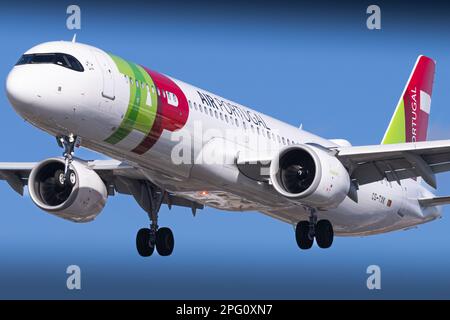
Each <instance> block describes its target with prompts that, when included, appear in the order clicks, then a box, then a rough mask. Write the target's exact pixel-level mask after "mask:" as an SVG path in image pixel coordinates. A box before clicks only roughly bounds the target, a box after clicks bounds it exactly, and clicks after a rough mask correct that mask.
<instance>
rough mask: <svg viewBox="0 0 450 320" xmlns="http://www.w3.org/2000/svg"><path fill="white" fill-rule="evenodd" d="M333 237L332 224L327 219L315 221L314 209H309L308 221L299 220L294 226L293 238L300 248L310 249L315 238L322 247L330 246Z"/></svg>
mask: <svg viewBox="0 0 450 320" xmlns="http://www.w3.org/2000/svg"><path fill="white" fill-rule="evenodd" d="M333 238H334V231H333V226H332V224H331V222H330V221H329V220H319V221H317V215H316V213H315V210H313V209H311V211H310V216H309V221H300V222H299V223H297V226H296V228H295V239H296V240H297V245H298V246H299V248H300V249H310V248H311V247H312V245H313V242H314V239H316V243H317V245H318V246H319V247H320V248H322V249H327V248H329V247H331V245H332V243H333Z"/></svg>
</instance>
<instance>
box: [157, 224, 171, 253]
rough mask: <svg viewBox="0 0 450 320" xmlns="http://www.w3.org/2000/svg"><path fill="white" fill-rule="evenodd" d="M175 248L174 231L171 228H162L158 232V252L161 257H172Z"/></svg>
mask: <svg viewBox="0 0 450 320" xmlns="http://www.w3.org/2000/svg"><path fill="white" fill-rule="evenodd" d="M174 246H175V240H174V238H173V233H172V230H170V229H169V228H161V229H158V231H157V232H156V250H157V251H158V253H159V255H161V256H163V257H165V256H170V255H171V254H172V252H173V248H174Z"/></svg>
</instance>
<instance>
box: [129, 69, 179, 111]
mask: <svg viewBox="0 0 450 320" xmlns="http://www.w3.org/2000/svg"><path fill="white" fill-rule="evenodd" d="M124 79H125V81H126V83H127V84H130V85H135V86H136V88H141V89H146V90H147V93H150V91H151V93H152V94H155V93H157V94H158V96H161V95H162V97H163V98H167V102H168V103H169V104H171V105H173V106H175V107H177V106H178V98H177V95H176V94H175V93H172V92H170V91H168V90H160V89H159V88H158V87H155V86H154V85H153V84H152V85H148V83H146V82H143V81H140V80H138V79H133V78H132V77H129V76H127V75H126V74H124Z"/></svg>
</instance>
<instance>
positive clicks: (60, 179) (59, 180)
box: [55, 170, 77, 188]
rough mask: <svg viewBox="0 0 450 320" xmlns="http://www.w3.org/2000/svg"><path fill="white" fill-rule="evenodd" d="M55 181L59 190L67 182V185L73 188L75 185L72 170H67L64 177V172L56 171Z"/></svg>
mask: <svg viewBox="0 0 450 320" xmlns="http://www.w3.org/2000/svg"><path fill="white" fill-rule="evenodd" d="M55 181H56V184H57V185H58V187H60V188H63V187H64V186H65V185H66V182H68V183H69V185H70V186H71V187H73V186H74V185H75V184H76V183H77V175H76V174H75V172H74V171H73V170H69V172H68V173H67V177H66V176H65V174H64V170H56V172H55Z"/></svg>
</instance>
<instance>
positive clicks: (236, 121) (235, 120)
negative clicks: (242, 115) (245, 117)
mask: <svg viewBox="0 0 450 320" xmlns="http://www.w3.org/2000/svg"><path fill="white" fill-rule="evenodd" d="M234 122H235V123H236V127H239V122H238V119H236V118H234Z"/></svg>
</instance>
